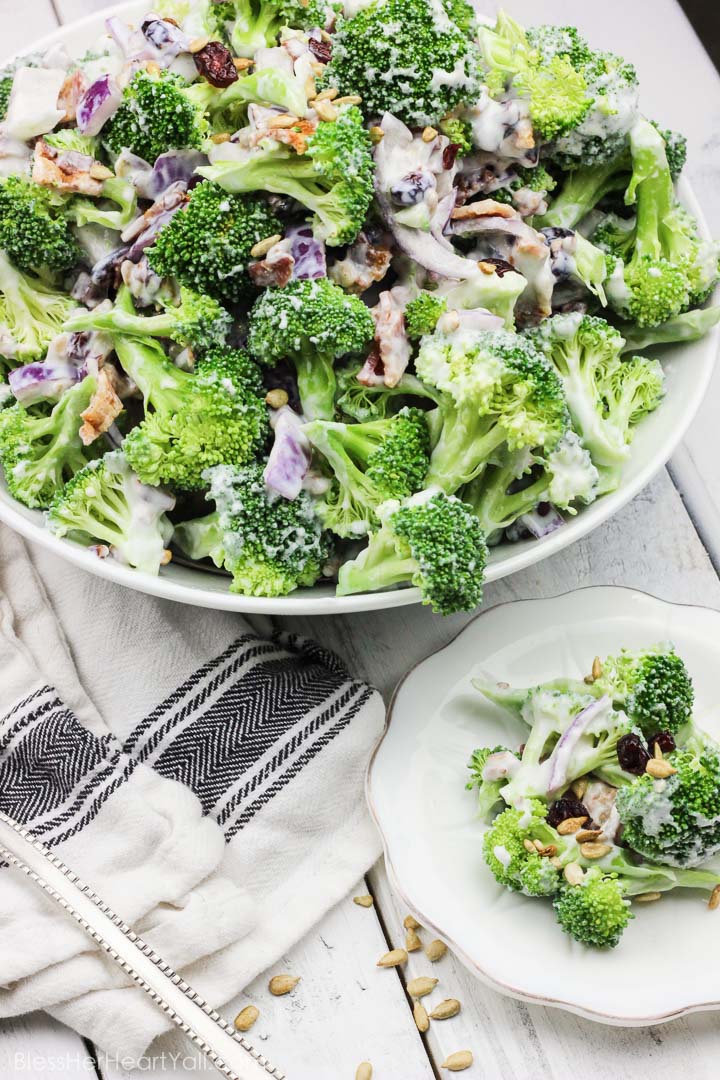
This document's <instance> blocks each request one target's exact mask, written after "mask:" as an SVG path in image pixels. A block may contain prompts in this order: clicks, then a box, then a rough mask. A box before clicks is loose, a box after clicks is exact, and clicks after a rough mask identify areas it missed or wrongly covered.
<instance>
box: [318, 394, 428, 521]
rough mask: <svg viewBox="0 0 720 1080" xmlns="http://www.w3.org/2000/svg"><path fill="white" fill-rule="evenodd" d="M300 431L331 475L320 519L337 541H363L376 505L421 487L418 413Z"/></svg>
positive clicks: (424, 428) (424, 442) (424, 433)
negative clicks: (339, 538) (341, 537)
mask: <svg viewBox="0 0 720 1080" xmlns="http://www.w3.org/2000/svg"><path fill="white" fill-rule="evenodd" d="M303 431H304V433H305V435H306V437H307V438H308V439H309V440H310V442H311V443H312V445H313V446H314V447H315V449H316V450H318V451H319V452H320V453H321V454H322V456H323V457H324V459H325V461H326V462H327V464H328V465H329V466H330V469H331V471H332V475H333V478H334V483H333V486H332V488H331V489H330V492H329V493H328V495H327V496H326V498H325V501H324V504H323V509H322V516H323V519H324V521H325V524H326V526H327V528H328V529H330V530H331V531H332V532H334V533H336V534H337V535H338V536H348V537H353V536H355V537H358V536H363V535H364V534H365V533H367V532H368V530H369V529H370V528H371V527H372V526H373V525H375V526H376V525H377V524H378V519H377V516H376V514H377V508H378V507H379V506H380V505H381V504H382V503H384V502H386V501H387V500H388V499H404V498H405V497H406V496H408V495H413V494H414V493H415V492H416V491H419V490H420V488H421V487H422V486H423V481H424V480H425V474H426V472H427V468H428V459H429V456H430V433H429V430H428V425H427V420H426V418H425V413H424V412H421V411H420V410H419V409H403V410H402V411H401V412H399V413H397V414H396V415H395V416H392V417H390V418H389V419H387V420H372V421H370V422H369V423H366V424H339V423H333V422H328V421H324V420H315V421H314V422H313V423H312V424H306V425H305V427H304V428H303Z"/></svg>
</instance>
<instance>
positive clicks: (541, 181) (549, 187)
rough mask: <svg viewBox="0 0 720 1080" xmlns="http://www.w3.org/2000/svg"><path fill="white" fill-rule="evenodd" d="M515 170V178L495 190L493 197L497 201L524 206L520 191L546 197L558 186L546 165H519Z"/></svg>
mask: <svg viewBox="0 0 720 1080" xmlns="http://www.w3.org/2000/svg"><path fill="white" fill-rule="evenodd" d="M513 172H514V177H513V179H512V180H510V181H509V182H508V184H507V185H506V186H505V187H501V188H498V190H497V191H493V193H492V197H493V199H494V200H495V201H496V202H500V203H511V204H513V205H516V203H517V204H518V205H520V206H522V199H521V198H519V193H520V192H523V191H531V192H537V193H538V194H540V195H542V196H543V197H544V196H546V195H549V194H550V193H551V192H552V191H554V190H555V188H556V187H557V180H556V179H555V178H554V177H553V176H551V174H550V173H549V172H548V171H547V169H546V168H545V166H544V165H538V166H536V167H535V168H534V169H527V168H523V167H522V166H517V167H516V168H515V169H514V170H513Z"/></svg>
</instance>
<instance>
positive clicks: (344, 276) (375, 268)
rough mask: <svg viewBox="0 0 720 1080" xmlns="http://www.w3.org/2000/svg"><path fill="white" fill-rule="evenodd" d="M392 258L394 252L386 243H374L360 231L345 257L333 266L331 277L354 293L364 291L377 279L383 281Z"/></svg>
mask: <svg viewBox="0 0 720 1080" xmlns="http://www.w3.org/2000/svg"><path fill="white" fill-rule="evenodd" d="M391 260H392V252H391V250H390V248H389V246H387V245H385V244H372V243H371V242H370V241H369V240H368V238H367V236H366V235H365V233H360V234H359V236H358V237H357V239H356V240H355V242H354V243H353V244H352V246H351V247H349V248H348V250H347V252H346V254H345V258H344V259H340V260H339V261H338V262H336V263H334V265H333V266H332V267H331V272H330V277H331V278H332V280H333V281H334V282H335V283H336V284H337V285H342V287H343V288H344V289H347V290H348V291H349V292H353V293H357V294H360V293H364V292H365V291H366V290H367V289H369V288H370V286H371V285H372V284H373V282H375V281H382V280H383V278H384V277H385V275H386V274H387V272H388V270H389V269H390V262H391Z"/></svg>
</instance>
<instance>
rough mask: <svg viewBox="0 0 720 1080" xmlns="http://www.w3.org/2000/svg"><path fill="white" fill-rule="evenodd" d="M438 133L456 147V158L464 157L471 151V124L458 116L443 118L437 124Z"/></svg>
mask: <svg viewBox="0 0 720 1080" xmlns="http://www.w3.org/2000/svg"><path fill="white" fill-rule="evenodd" d="M438 127H439V128H440V131H441V132H442V133H443V135H446V136H447V137H448V139H449V140H450V142H451V143H452V144H453V145H455V146H457V148H458V151H457V152H458V156H459V157H465V156H466V154H471V153H472V151H473V141H472V124H471V123H470V122H469V121H468V120H464V119H463V118H462V117H460V116H445V117H443V119H442V120H441V121H440V123H439V124H438Z"/></svg>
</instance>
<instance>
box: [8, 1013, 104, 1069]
mask: <svg viewBox="0 0 720 1080" xmlns="http://www.w3.org/2000/svg"><path fill="white" fill-rule="evenodd" d="M21 1076H32V1077H33V1080H58V1077H67V1078H68V1080H70V1078H71V1077H72V1080H96V1077H97V1073H96V1072H95V1067H94V1065H93V1060H92V1057H91V1054H90V1051H89V1049H88V1048H87V1047H86V1045H85V1043H84V1042H83V1040H82V1039H81V1038H80V1036H79V1035H76V1034H75V1032H74V1031H70V1029H69V1028H66V1027H64V1026H63V1025H62V1024H58V1023H57V1021H55V1020H51V1019H50V1017H49V1016H44V1015H43V1014H42V1013H33V1014H32V1015H31V1016H21V1017H17V1018H16V1019H13V1020H0V1080H18V1077H21Z"/></svg>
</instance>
